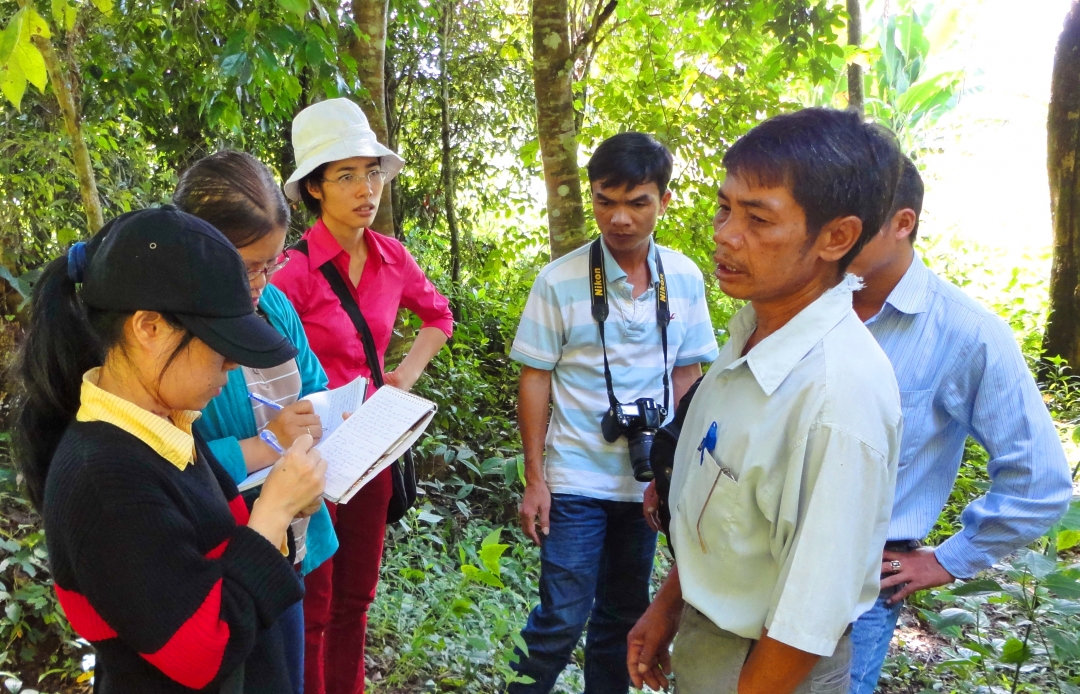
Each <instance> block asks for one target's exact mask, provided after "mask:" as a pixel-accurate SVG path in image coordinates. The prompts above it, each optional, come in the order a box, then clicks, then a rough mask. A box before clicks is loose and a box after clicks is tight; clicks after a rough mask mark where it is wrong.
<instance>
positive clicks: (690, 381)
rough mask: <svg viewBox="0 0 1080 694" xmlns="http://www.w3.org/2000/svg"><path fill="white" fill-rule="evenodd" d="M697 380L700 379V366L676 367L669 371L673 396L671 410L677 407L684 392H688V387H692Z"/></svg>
mask: <svg viewBox="0 0 1080 694" xmlns="http://www.w3.org/2000/svg"><path fill="white" fill-rule="evenodd" d="M699 378H701V364H688V365H687V366H676V367H675V368H674V369H672V370H671V386H672V391H673V392H672V394H673V395H674V396H675V400H674V402H672V406H673V408H676V407H678V406H679V401H680V400H682V398H683V396H684V395H686V391H688V390H690V386H692V385H694V383H695V382H696V381H697V380H698V379H699Z"/></svg>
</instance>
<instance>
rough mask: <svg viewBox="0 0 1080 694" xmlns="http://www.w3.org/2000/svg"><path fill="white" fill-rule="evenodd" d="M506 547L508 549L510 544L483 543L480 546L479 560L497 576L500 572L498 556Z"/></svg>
mask: <svg viewBox="0 0 1080 694" xmlns="http://www.w3.org/2000/svg"><path fill="white" fill-rule="evenodd" d="M508 549H510V545H485V546H484V547H481V548H480V561H482V562H483V563H484V566H485V567H487V570H488V571H490V572H491V573H493V574H495V575H496V576H499V575H501V574H502V567H500V566H499V557H501V556H502V555H503V552H505V551H506V550H508Z"/></svg>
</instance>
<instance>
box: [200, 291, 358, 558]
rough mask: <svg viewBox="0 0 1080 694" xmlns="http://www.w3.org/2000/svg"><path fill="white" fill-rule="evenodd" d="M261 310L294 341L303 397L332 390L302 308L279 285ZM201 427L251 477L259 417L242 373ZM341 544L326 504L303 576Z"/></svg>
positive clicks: (235, 470)
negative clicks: (247, 452)
mask: <svg viewBox="0 0 1080 694" xmlns="http://www.w3.org/2000/svg"><path fill="white" fill-rule="evenodd" d="M259 308H261V309H262V311H263V313H265V314H266V317H267V318H268V319H269V320H270V324H271V325H273V326H274V327H275V328H277V330H278V332H280V333H281V334H282V335H284V336H285V337H287V338H289V340H291V341H292V343H293V345H295V346H296V349H298V350H299V354H297V355H296V366H297V369H299V371H300V382H301V387H300V397H304V396H306V395H308V394H310V393H317V392H319V391H320V390H326V383H327V380H326V372H325V371H323V368H322V366H321V365H320V364H319V360H318V359H316V358H315V354H314V353H313V352H312V351H311V347H309V346H308V340H307V335H305V334H304V327H303V326H302V325H301V324H300V317H299V316H298V315H296V309H294V308H293V307H292V304H290V303H289V300H288V299H286V298H285V295H284V294H282V293H281V290H280V289H278V288H277V287H275V286H273V285H267V287H266V290H265V291H263V295H262V298H261V299H260V300H259ZM195 428H196V429H197V430H198V432H199V433H200V434H201V435H202V437H203V438H204V439H206V441H207V442H208V444H209V446H210V450H211V451H212V452H213V454H214V456H215V457H216V458H217V459H218V462H220V463H221V466H222V467H224V468H225V470H226V471H227V472H228V473H229V475H231V476H232V478H233V480H235V481H236V482H237V484H239V483H240V482H242V481H243V480H244V478H245V477H247V475H248V472H247V465H245V464H244V454H243V451H241V450H240V441H241V440H243V439H249V438H252V437H254V436H258V435H259V432H258V429H257V428H256V426H255V414H254V413H253V412H252V411H251V400H249V399H248V388H247V383H245V382H244V374H243V372H242V371H241V370H240V369H234V370H233V371H231V372H229V382H228V383H227V384H225V387H224V388H222V389H221V395H218V396H217V397H216V398H214V399H213V400H211V401H210V403H209V404H207V406H206V409H204V410H203V412H202V417H200V418H199V419H198V420H196V422H195ZM337 548H338V540H337V535H336V534H335V533H334V526H333V524H332V523H331V522H330V513H329V512H327V510H326V505H325V504H323V505H322V507H321V508H320V509H319V511H318V512H317V513H316V514H315V515H313V516H312V517H311V522H310V523H309V524H308V530H307V556H305V557H304V560H303V561H302V562H301V564H300V572H301V573H302V574H307V573H309V572H311V571H313V570H314V569H315V568H317V567H318V566H319V565H320V564H322V563H323V562H324V561H326V560H327V559H329V558H330V557H331V556H332V555H333V554H334V552H336V551H337Z"/></svg>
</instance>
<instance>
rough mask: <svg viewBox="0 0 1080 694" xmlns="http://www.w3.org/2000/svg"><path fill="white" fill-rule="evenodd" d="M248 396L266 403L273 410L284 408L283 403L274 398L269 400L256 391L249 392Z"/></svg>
mask: <svg viewBox="0 0 1080 694" xmlns="http://www.w3.org/2000/svg"><path fill="white" fill-rule="evenodd" d="M248 397H249V398H251V399H252V400H254V401H255V402H257V403H259V404H260V405H266V406H267V407H269V408H270V409H272V410H281V409H284V408H283V407H282V406H281V405H279V404H277V403H276V402H274V401H273V400H267V399H266V398H264V397H263V396H261V395H256V394H255V393H248Z"/></svg>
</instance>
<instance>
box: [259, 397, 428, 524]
mask: <svg viewBox="0 0 1080 694" xmlns="http://www.w3.org/2000/svg"><path fill="white" fill-rule="evenodd" d="M354 383H355V381H354ZM350 385H352V384H350ZM339 390H341V389H339ZM437 409H438V407H437V406H436V405H435V403H433V402H431V401H430V400H425V399H423V398H421V397H417V396H415V395H411V394H409V393H406V392H405V391H403V390H398V389H397V388H393V387H391V386H383V387H382V388H380V389H379V390H378V391H376V392H375V394H374V395H372V396H371V398H370V399H369V400H368V401H367V402H365V403H364V404H363V405H361V406H360V407H358V408H357V409H356V411H355V412H353V413H352V415H351V416H350V417H349V418H348V419H347V420H345V421H344V422H340V423H339V424H338V425H337V426H336V427H334V429H333V430H332V433H330V434H329V435H324V436H323V439H322V441H320V442H319V445H318V446H317V448H318V449H319V452H320V453H322V456H323V458H325V459H326V461H327V464H328V467H327V471H326V490H325V491H324V492H323V497H324V498H325V499H326V500H327V501H332V502H334V503H340V504H343V503H347V502H348V501H349V499H351V498H352V497H353V496H354V495H355V494H356V492H358V491H360V489H362V488H363V487H364V485H365V484H367V483H368V482H370V481H371V480H372V479H374V477H375V476H376V475H378V474H379V473H380V472H382V471H383V470H384V469H386V468H387V467H388V466H389V465H390V464H391V463H393V462H394V461H395V460H397V459H398V458H400V457H401V456H402V455H403V454H404V453H405V451H406V450H408V448H409V446H411V445H412V444H413V443H415V442H416V440H417V439H419V438H420V436H421V434H423V433H424V430H425V429H427V427H428V425H429V424H430V423H431V420H432V418H433V417H434V416H435V412H436V411H437ZM344 411H348V410H344ZM338 416H339V417H340V414H339V415H338ZM325 421H326V420H324V422H325ZM323 428H324V431H328V430H329V428H328V427H327V426H326V424H325V423H324V424H323ZM268 473H269V468H266V469H263V470H259V471H258V472H256V473H254V474H252V475H250V476H248V478H247V479H246V480H244V481H243V482H242V483H241V484H240V491H244V490H246V489H250V488H252V487H256V486H258V485H260V484H262V483H263V481H264V480H265V479H266V475H267V474H268Z"/></svg>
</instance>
